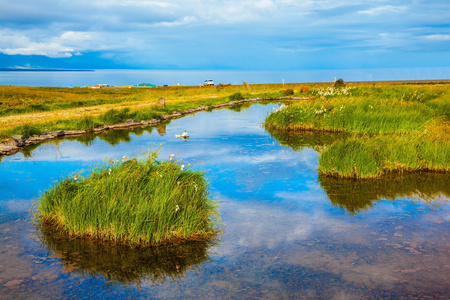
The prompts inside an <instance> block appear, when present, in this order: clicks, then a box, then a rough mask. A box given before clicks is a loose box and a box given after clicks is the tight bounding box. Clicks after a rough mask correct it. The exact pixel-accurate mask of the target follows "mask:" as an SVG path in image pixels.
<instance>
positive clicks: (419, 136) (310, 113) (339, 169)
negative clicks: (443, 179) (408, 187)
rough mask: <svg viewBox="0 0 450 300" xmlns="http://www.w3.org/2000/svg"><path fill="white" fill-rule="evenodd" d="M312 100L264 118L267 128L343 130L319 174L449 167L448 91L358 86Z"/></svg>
mask: <svg viewBox="0 0 450 300" xmlns="http://www.w3.org/2000/svg"><path fill="white" fill-rule="evenodd" d="M311 93H312V94H313V95H315V96H316V97H319V98H318V99H317V100H316V101H308V102H304V103H298V104H293V105H289V106H287V107H282V108H280V109H278V110H276V111H275V112H273V113H271V114H270V115H268V116H267V118H266V120H265V123H264V126H265V127H266V129H267V130H269V131H280V132H286V131H324V132H347V133H351V134H352V135H353V137H352V138H350V139H347V140H344V141H336V142H335V143H333V144H332V145H329V146H327V147H326V148H325V149H324V150H323V151H322V152H321V155H320V158H319V172H320V173H321V174H324V175H329V176H333V177H346V178H374V177H378V176H381V175H384V174H387V173H393V172H398V173H403V172H420V171H438V172H448V171H450V142H449V141H450V121H449V120H448V114H449V112H448V109H449V104H448V103H449V89H448V87H447V86H445V87H441V86H438V87H435V86H431V87H420V88H417V87H403V86H400V87H392V86H387V87H383V88H381V87H372V88H370V87H358V88H346V90H344V89H331V88H327V89H319V90H315V91H312V92H311Z"/></svg>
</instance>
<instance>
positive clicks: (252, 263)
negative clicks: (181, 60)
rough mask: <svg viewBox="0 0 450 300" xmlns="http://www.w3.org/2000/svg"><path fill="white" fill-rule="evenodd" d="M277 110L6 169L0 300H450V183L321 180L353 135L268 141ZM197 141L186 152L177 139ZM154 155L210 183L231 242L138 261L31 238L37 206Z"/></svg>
mask: <svg viewBox="0 0 450 300" xmlns="http://www.w3.org/2000/svg"><path fill="white" fill-rule="evenodd" d="M278 105H279V104H276V103H271V104H253V105H251V106H250V105H247V106H242V107H234V108H231V109H220V110H214V111H210V112H199V113H196V114H194V115H189V116H186V117H184V118H181V119H178V120H174V121H172V122H171V123H168V124H166V125H160V126H158V127H155V128H145V129H137V130H134V131H127V130H125V131H114V132H107V133H103V134H102V135H96V136H95V135H92V136H82V137H77V138H71V139H64V140H55V141H51V142H48V143H44V144H40V145H38V146H34V147H32V148H28V149H25V151H23V152H20V153H17V154H15V155H13V156H7V157H2V158H1V161H0V241H1V243H0V299H13V298H14V299H24V298H33V299H43V298H52V299H55V298H58V299H72V298H91V297H92V295H95V296H96V298H102V299H109V298H111V299H113V298H114V299H116V298H163V299H167V298H196V299H198V298H201V299H205V298H213V299H214V298H226V299H245V298H250V299H253V298H254V299H280V298H284V299H299V298H300V299H302V298H305V299H366V298H367V299H373V298H383V299H400V298H408V299H410V298H418V299H422V298H424V297H427V296H429V297H432V298H434V299H436V298H438V299H439V298H442V299H449V298H450V285H449V284H448V283H449V282H450V237H449V233H450V178H449V177H450V176H448V175H446V174H423V175H417V174H416V175H407V176H403V177H393V178H383V179H380V180H374V181H351V180H335V179H330V178H323V177H321V176H318V174H317V171H316V169H317V164H318V155H319V154H318V151H320V149H322V148H323V147H326V146H327V145H329V144H330V143H332V142H333V141H335V140H336V139H345V138H346V136H345V135H330V134H321V133H311V132H310V133H305V134H297V135H285V134H279V133H275V132H271V133H270V132H267V131H266V130H265V129H264V128H263V127H262V126H261V124H262V122H263V120H264V118H265V117H266V115H267V114H268V113H269V112H270V111H272V110H273V109H274V108H277V107H278ZM184 130H187V132H189V134H190V138H189V139H188V140H187V141H184V140H182V139H181V138H175V135H176V134H180V133H182V132H183V131H184ZM151 149H158V151H159V158H160V159H167V157H168V156H169V155H170V154H175V157H176V158H177V159H183V162H184V163H185V164H188V163H189V164H190V166H189V167H190V168H193V169H196V170H203V171H205V172H206V176H207V180H208V181H209V183H210V189H211V191H212V193H213V196H214V199H215V200H216V201H218V204H219V211H220V215H221V219H222V222H223V226H222V229H223V234H222V235H221V236H220V237H219V238H217V239H216V240H212V241H197V242H191V243H184V244H180V245H175V246H170V247H156V248H143V249H141V248H134V249H130V248H127V247H125V246H118V245H108V244H96V243H93V242H86V241H83V240H78V239H70V238H68V237H65V236H62V235H59V234H58V233H55V232H52V230H51V229H49V228H45V227H39V226H36V225H34V224H33V222H32V221H33V215H32V213H31V212H30V210H32V208H33V205H34V204H35V201H36V199H37V198H38V196H39V193H40V192H41V191H43V190H45V189H47V188H49V187H50V186H51V185H53V184H54V183H55V182H56V181H57V180H58V179H60V178H61V177H62V176H66V175H67V174H70V173H71V172H75V171H78V170H80V169H89V168H90V166H95V165H97V164H99V163H101V162H102V161H104V160H105V159H110V158H112V159H121V158H122V157H123V156H127V157H131V156H136V155H141V154H142V153H143V152H145V151H148V150H151Z"/></svg>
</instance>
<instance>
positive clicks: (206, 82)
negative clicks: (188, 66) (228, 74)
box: [203, 79, 214, 86]
mask: <svg viewBox="0 0 450 300" xmlns="http://www.w3.org/2000/svg"><path fill="white" fill-rule="evenodd" d="M203 85H206V86H208V85H214V80H212V79H208V80H205V82H204V83H203Z"/></svg>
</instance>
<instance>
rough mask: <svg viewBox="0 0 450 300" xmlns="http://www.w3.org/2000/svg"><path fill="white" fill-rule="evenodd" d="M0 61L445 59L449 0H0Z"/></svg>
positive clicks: (181, 63)
mask: <svg viewBox="0 0 450 300" xmlns="http://www.w3.org/2000/svg"><path fill="white" fill-rule="evenodd" d="M0 7H1V9H0V67H33V68H39V67H41V68H48V67H51V68H139V69H185V70H194V69H232V70H299V69H345V68H389V67H448V66H450V1H448V0H435V1H422V0H417V1H416V0H410V1H403V0H400V1H395V0H341V1H340V0H335V1H331V0H306V1H301V0H278V1H277V0H259V1H256V0H239V1H234V0H166V1H152V0H150V1H138V0H121V1H118V0H89V1H87V0H77V1H73V0H71V1H67V0H58V1H54V0H39V1H36V0H20V1H18V0H0Z"/></svg>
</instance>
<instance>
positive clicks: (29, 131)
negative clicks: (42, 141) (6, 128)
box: [14, 124, 42, 138]
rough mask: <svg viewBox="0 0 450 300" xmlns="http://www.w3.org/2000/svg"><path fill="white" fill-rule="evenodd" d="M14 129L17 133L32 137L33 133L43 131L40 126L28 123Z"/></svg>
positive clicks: (36, 133) (37, 133)
mask: <svg viewBox="0 0 450 300" xmlns="http://www.w3.org/2000/svg"><path fill="white" fill-rule="evenodd" d="M14 131H15V132H16V133H17V134H20V135H23V137H24V138H27V137H30V136H33V135H39V134H41V133H42V131H41V130H40V129H39V128H37V127H36V126H33V125H28V124H25V125H21V126H18V127H16V128H14Z"/></svg>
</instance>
